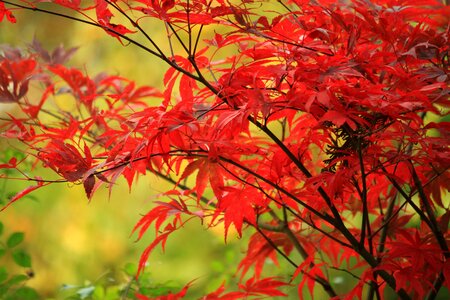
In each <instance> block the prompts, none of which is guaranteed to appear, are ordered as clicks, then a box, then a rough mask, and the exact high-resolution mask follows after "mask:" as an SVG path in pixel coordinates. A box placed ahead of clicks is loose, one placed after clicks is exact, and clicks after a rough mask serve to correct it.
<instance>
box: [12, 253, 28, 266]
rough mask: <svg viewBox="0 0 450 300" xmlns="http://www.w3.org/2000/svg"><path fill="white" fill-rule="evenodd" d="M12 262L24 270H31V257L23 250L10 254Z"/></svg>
mask: <svg viewBox="0 0 450 300" xmlns="http://www.w3.org/2000/svg"><path fill="white" fill-rule="evenodd" d="M12 257H13V259H14V262H15V263H16V264H17V265H19V266H21V267H24V268H31V257H30V255H29V254H28V253H26V252H25V251H23V250H15V251H14V252H13V253H12Z"/></svg>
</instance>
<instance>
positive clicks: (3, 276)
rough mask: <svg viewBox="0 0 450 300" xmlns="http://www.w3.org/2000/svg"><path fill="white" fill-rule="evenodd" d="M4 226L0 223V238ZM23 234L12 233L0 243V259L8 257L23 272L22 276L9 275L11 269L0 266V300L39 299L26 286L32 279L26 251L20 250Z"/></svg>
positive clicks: (28, 256)
mask: <svg viewBox="0 0 450 300" xmlns="http://www.w3.org/2000/svg"><path fill="white" fill-rule="evenodd" d="M3 231H4V226H3V223H1V222H0V236H1V235H3V236H4V234H3ZM23 239H24V233H23V232H13V233H11V234H10V235H9V236H8V237H7V238H4V239H2V240H1V241H0V258H2V259H3V260H5V258H6V257H7V256H10V258H11V259H9V260H10V261H13V262H14V264H15V266H16V267H19V268H20V269H22V270H24V272H23V273H22V274H10V273H11V272H10V270H12V269H13V268H11V267H7V266H5V265H2V266H0V299H2V300H15V299H23V300H36V299H39V295H38V293H37V292H36V291H35V290H34V289H32V288H30V287H28V286H26V283H27V281H28V280H29V279H31V278H33V276H34V274H33V270H32V269H31V266H32V265H31V257H30V255H29V254H28V252H27V251H25V250H24V249H22V248H20V247H19V246H20V244H21V243H22V242H23Z"/></svg>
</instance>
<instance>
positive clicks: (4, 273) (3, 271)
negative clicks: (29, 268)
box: [0, 267, 8, 283]
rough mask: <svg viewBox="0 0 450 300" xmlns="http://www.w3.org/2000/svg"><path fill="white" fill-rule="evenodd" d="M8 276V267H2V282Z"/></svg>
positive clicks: (0, 272) (0, 269) (0, 279)
mask: <svg viewBox="0 0 450 300" xmlns="http://www.w3.org/2000/svg"><path fill="white" fill-rule="evenodd" d="M7 278H8V271H6V267H0V283H2V282H3V281H5V280H6V279H7Z"/></svg>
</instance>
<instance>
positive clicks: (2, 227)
mask: <svg viewBox="0 0 450 300" xmlns="http://www.w3.org/2000/svg"><path fill="white" fill-rule="evenodd" d="M4 227H5V226H4V225H3V223H2V222H0V235H2V234H3V229H4Z"/></svg>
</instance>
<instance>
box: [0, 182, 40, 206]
mask: <svg viewBox="0 0 450 300" xmlns="http://www.w3.org/2000/svg"><path fill="white" fill-rule="evenodd" d="M35 179H36V180H37V185H32V186H29V187H27V188H26V189H24V190H22V191H20V192H18V193H17V194H16V195H14V197H12V198H11V199H10V200H9V202H8V203H7V204H6V205H5V206H3V207H2V209H0V212H1V211H4V210H5V209H7V208H8V207H9V206H10V205H11V204H13V203H14V202H16V201H17V200H19V199H20V198H23V197H24V196H26V195H28V194H29V193H31V192H32V191H34V190H37V189H38V188H41V187H43V186H44V182H43V181H42V180H41V178H39V177H36V178H35Z"/></svg>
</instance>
